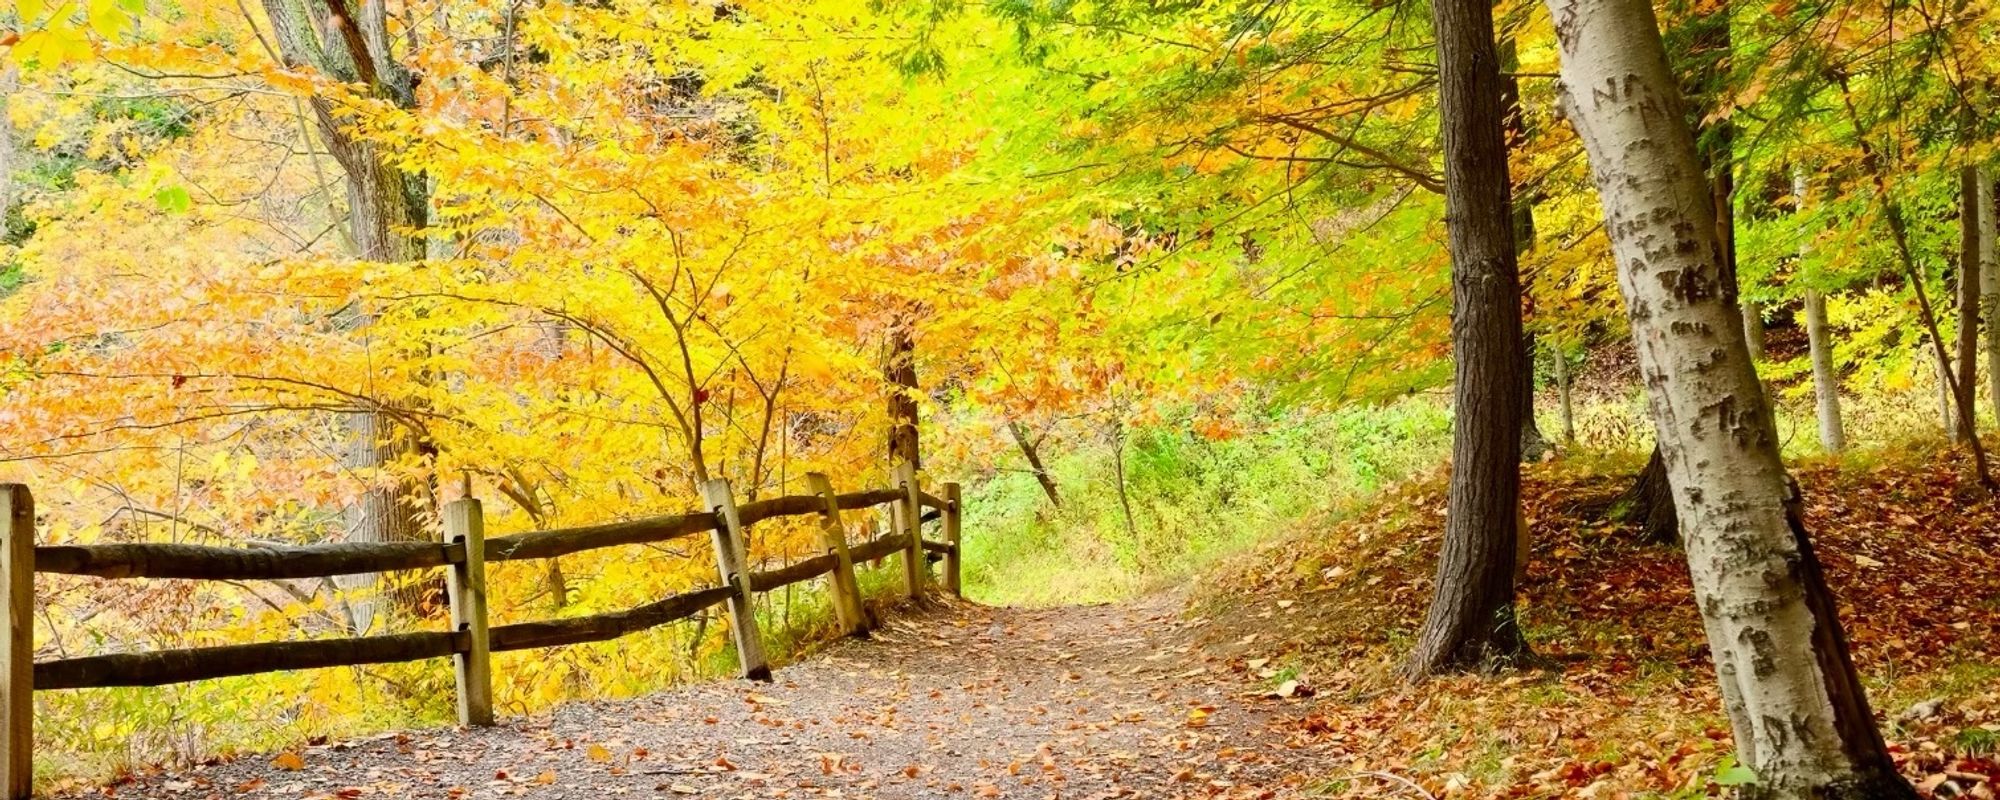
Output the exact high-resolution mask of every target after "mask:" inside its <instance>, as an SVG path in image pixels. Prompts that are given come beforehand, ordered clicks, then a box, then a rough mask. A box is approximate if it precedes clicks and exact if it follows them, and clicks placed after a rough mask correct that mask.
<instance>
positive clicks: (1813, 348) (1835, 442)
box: [1792, 167, 1847, 453]
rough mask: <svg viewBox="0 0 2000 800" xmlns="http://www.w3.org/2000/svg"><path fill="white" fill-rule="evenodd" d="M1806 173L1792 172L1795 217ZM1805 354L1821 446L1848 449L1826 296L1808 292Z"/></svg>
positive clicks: (1802, 205)
mask: <svg viewBox="0 0 2000 800" xmlns="http://www.w3.org/2000/svg"><path fill="white" fill-rule="evenodd" d="M1810 188H1811V187H1809V186H1808V185H1807V184H1806V172H1805V170H1803V169H1798V168H1796V167H1795V168H1793V170H1792V202H1793V203H1795V204H1796V205H1795V208H1796V211H1795V213H1798V214H1804V213H1805V210H1806V192H1807V190H1808V189H1810ZM1811 241H1812V239H1811V237H1801V238H1800V239H1799V267H1800V269H1801V270H1803V269H1804V267H1805V263H1806V259H1807V258H1808V257H1810V256H1811V255H1812V245H1811V244H1810V243H1811ZM1805 317H1806V353H1807V356H1808V357H1809V358H1810V360H1811V361H1812V375H1813V409H1814V412H1815V413H1814V416H1815V417H1816V418H1818V420H1819V446H1820V447H1821V448H1822V449H1824V450H1826V451H1827V452H1829V453H1838V452H1840V451H1842V450H1845V449H1847V429H1846V428H1845V426H1843V425H1842V423H1841V419H1840V370H1839V369H1838V368H1836V367H1835V366H1834V364H1833V341H1832V339H1831V334H1829V333H1828V331H1827V323H1826V295H1825V294H1824V293H1822V292H1821V291H1819V290H1818V289H1807V290H1806V296H1805Z"/></svg>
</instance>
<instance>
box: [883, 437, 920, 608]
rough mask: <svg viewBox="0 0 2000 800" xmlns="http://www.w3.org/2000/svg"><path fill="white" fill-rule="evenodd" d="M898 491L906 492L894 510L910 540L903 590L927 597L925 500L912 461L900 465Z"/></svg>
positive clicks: (903, 531)
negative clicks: (919, 488)
mask: <svg viewBox="0 0 2000 800" xmlns="http://www.w3.org/2000/svg"><path fill="white" fill-rule="evenodd" d="M896 488H897V489H899V490H901V491H902V493H903V494H902V496H901V497H899V498H897V500H896V502H895V504H894V505H893V506H891V509H892V512H891V513H893V514H895V515H896V520H897V523H898V525H899V526H900V527H901V528H902V529H903V530H902V533H903V534H904V535H907V536H909V537H910V538H909V539H908V540H907V541H906V542H904V544H905V547H904V549H903V586H904V587H906V588H907V589H908V590H909V593H910V597H911V598H918V597H923V596H924V572H925V570H924V529H923V511H924V506H923V498H921V497H919V496H918V488H917V465H915V464H912V463H910V462H908V461H899V462H897V463H896Z"/></svg>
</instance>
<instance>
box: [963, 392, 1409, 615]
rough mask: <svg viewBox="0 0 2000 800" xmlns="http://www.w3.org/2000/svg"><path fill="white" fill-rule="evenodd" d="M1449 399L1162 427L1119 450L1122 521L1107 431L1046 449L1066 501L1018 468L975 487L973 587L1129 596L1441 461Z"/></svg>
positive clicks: (970, 548)
mask: <svg viewBox="0 0 2000 800" xmlns="http://www.w3.org/2000/svg"><path fill="white" fill-rule="evenodd" d="M1447 416H1448V415H1447V412H1446V410H1445V408H1444V407H1443V404H1442V403H1440V402H1438V401H1436V400H1433V399H1431V398H1428V397H1416V398H1412V399H1409V400H1405V401H1402V402H1398V403H1393V404H1389V405H1385V406H1365V407H1353V408H1348V409H1343V410H1340V411H1333V412H1307V411H1294V412H1288V413H1284V414H1280V415H1275V416H1272V417H1269V418H1265V419H1261V420H1257V421H1254V423H1253V424H1251V425H1247V426H1246V428H1248V430H1247V431H1246V432H1245V433H1244V434H1243V435H1240V436H1237V437H1234V438H1228V439H1222V440H1209V439H1205V438H1202V437H1200V436H1197V435H1194V434H1190V433H1186V432H1183V431H1179V430H1175V429H1172V428H1168V427H1156V428H1147V429H1142V430H1138V431H1134V432H1132V434H1131V435H1130V436H1129V438H1128V441H1127V446H1126V449H1125V454H1124V457H1125V473H1126V481H1127V486H1126V495H1127V499H1128V500H1129V502H1130V506H1131V508H1132V520H1131V524H1130V525H1129V526H1128V525H1127V524H1126V519H1125V515H1124V511H1123V509H1124V505H1125V504H1124V503H1121V502H1120V500H1119V496H1118V485H1117V467H1116V463H1115V461H1114V458H1115V457H1116V455H1117V452H1116V450H1115V449H1114V447H1113V445H1112V444H1111V443H1110V442H1108V441H1106V440H1105V439H1106V437H1103V436H1094V437H1089V438H1084V439H1081V440H1080V441H1076V442H1063V443H1057V442H1054V441H1053V440H1052V441H1051V443H1049V444H1047V445H1045V450H1051V451H1056V452H1046V453H1045V454H1044V456H1045V458H1047V459H1048V462H1049V467H1050V471H1051V472H1052V473H1053V474H1054V477H1055V480H1056V482H1057V484H1058V485H1059V486H1060V487H1061V490H1062V492H1063V498H1064V503H1065V504H1064V507H1063V508H1062V509H1061V510H1051V509H1050V507H1049V501H1048V498H1047V497H1045V496H1044V495H1043V494H1042V491H1041V488H1040V487H1039V486H1038V485H1037V484H1036V482H1035V480H1034V477H1033V476H1032V475H1030V474H1028V473H1026V472H1020V471H1011V472H1004V473H1000V474H998V475H996V476H994V477H993V478H992V479H991V480H988V481H986V482H985V483H983V484H980V485H978V486H976V487H973V488H971V489H970V490H969V493H970V494H969V499H968V500H967V503H966V506H967V515H966V526H965V529H966V534H965V535H966V542H965V547H966V552H967V556H966V566H965V570H966V571H965V581H966V591H967V594H968V596H970V597H972V598H974V599H977V600H980V601H982V602H992V603H1029V604H1055V603H1073V602H1102V601H1108V600H1114V599H1118V598H1122V597H1128V596H1131V595H1133V594H1136V593H1140V592H1143V591H1146V590H1147V589H1150V588H1153V587H1156V586H1158V585H1161V584H1164V583H1167V582H1169V581H1171V580H1173V579H1175V578H1178V577H1182V576H1186V575H1189V574H1192V573H1195V572H1198V571H1200V570H1201V569H1203V568H1204V567H1206V566H1207V565H1208V564H1210V563H1212V562H1213V561H1214V560H1215V559H1216V558H1218V557H1221V556H1226V555H1229V554H1231V553H1234V552H1238V551H1240V550H1243V549H1245V548H1247V547H1251V546H1254V545H1256V544H1259V543H1261V542H1264V541H1268V540H1270V539H1272V538H1274V537H1275V535H1276V533H1277V531H1278V530H1279V529H1281V528H1283V527H1285V526H1287V525H1289V524H1290V523H1291V522H1292V521H1293V520H1295V519H1298V518H1301V517H1304V516H1306V515H1308V514H1309V513H1311V512H1313V511H1316V510H1321V509H1327V508H1332V507H1334V506H1336V505H1337V504H1339V503H1341V502H1342V501H1347V500H1353V499H1357V498H1361V497H1365V496H1367V495H1369V494H1371V493H1373V492H1374V491H1375V490H1377V489H1378V488H1381V487H1382V486H1384V485H1385V484H1387V483H1389V482H1391V481H1394V480H1396V479H1398V478H1400V477H1402V476H1404V475H1407V474H1409V473H1411V472H1412V471H1414V470H1417V469H1421V468H1424V467H1428V466H1430V465H1432V464H1434V463H1436V460H1437V459H1438V458H1439V457H1440V456H1441V454H1442V453H1443V451H1444V448H1445V445H1446V443H1447V441H1448V422H1447Z"/></svg>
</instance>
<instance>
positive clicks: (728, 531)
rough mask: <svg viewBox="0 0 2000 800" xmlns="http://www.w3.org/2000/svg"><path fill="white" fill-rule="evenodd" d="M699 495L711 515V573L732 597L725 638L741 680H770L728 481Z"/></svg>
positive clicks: (740, 520) (706, 487)
mask: <svg viewBox="0 0 2000 800" xmlns="http://www.w3.org/2000/svg"><path fill="white" fill-rule="evenodd" d="M701 496H702V499H703V500H704V501H706V502H707V503H708V507H709V510H711V511H714V512H715V523H716V525H715V531H714V533H715V536H714V542H715V571H716V572H717V573H718V574H720V575H721V577H722V583H723V585H725V586H732V587H735V589H736V594H734V595H731V596H730V598H729V601H728V609H729V635H730V637H731V639H732V640H733V641H735V642H736V660H737V662H738V663H739V664H741V665H742V667H743V677H745V678H748V679H750V680H753V681H768V680H770V679H771V665H770V663H769V662H767V661H765V660H764V640H763V637H762V636H760V635H759V634H758V632H757V609H756V607H755V606H753V605H752V604H751V602H750V601H751V597H752V595H751V593H750V573H749V572H748V571H746V570H745V568H744V564H745V562H747V561H748V560H749V559H748V550H749V544H748V543H747V540H746V539H745V538H744V535H743V518H742V517H741V516H740V515H738V514H737V512H736V495H735V493H734V492H733V491H731V490H730V488H729V479H728V478H716V479H714V480H711V481H709V482H707V483H704V484H702V486H701Z"/></svg>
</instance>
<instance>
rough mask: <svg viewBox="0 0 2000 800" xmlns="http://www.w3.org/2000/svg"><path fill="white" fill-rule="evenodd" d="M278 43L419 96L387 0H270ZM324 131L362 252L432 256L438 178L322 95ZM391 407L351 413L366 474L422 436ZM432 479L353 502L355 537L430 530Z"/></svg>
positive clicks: (381, 93)
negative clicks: (393, 153)
mask: <svg viewBox="0 0 2000 800" xmlns="http://www.w3.org/2000/svg"><path fill="white" fill-rule="evenodd" d="M264 10H265V12H266V13H267V14H268V16H269V17H270V20H271V27H272V31H273V34H274V35H275V37H276V38H277V42H278V49H279V52H280V54H281V55H282V56H283V58H284V60H285V62H286V65H287V66H290V67H294V68H300V67H308V68H312V69H315V70H318V71H320V72H322V73H325V74H327V75H330V76H333V77H335V78H338V79H340V80H343V81H347V82H350V83H359V84H362V85H363V86H364V87H365V88H366V89H367V90H368V92H369V93H370V94H371V95H373V96H375V97H377V98H380V99H383V100H386V101H389V102H392V103H395V104H397V105H399V106H402V107H404V108H409V107H412V106H414V104H415V96H414V93H413V84H412V82H411V79H410V74H409V72H408V71H407V70H405V69H403V67H402V66H401V65H400V64H398V63H397V62H396V61H395V59H393V58H391V57H390V53H389V34H388V26H387V19H386V17H385V15H384V13H383V8H382V5H381V4H380V3H379V2H364V3H363V4H362V7H361V9H360V12H359V13H358V14H357V13H355V12H354V11H353V10H351V9H350V7H349V6H348V5H347V3H346V2H345V0H331V2H318V3H316V2H308V1H307V0H264ZM312 107H313V111H314V114H315V116H316V117H317V119H318V122H319V134H320V140H321V142H322V143H323V144H325V146H326V149H327V152H329V153H331V154H332V155H333V158H334V160H335V161H337V162H339V164H340V167H341V170H342V172H343V174H344V175H345V177H346V184H347V214H348V229H349V232H350V238H351V240H352V241H353V242H354V245H355V249H356V252H355V255H356V256H358V257H360V258H363V259H366V260H369V261H413V260H418V259H421V258H423V257H424V255H425V251H426V244H425V236H424V234H423V233H422V231H423V229H424V228H425V224H426V222H427V216H428V211H427V207H428V205H429V201H428V188H427V187H426V185H425V182H424V180H423V178H422V176H420V175H414V174H410V173H406V172H403V171H402V170H400V169H398V168H397V167H396V166H395V165H394V164H393V163H392V162H391V160H390V158H389V155H388V154H386V153H384V152H382V151H381V147H380V146H379V145H377V144H374V143H372V142H368V141H366V140H363V139H360V138H357V137H355V136H353V135H351V133H350V132H349V131H348V130H346V129H345V128H343V127H342V125H341V124H340V122H339V121H338V120H337V119H335V116H334V109H333V107H332V105H331V104H329V103H327V102H326V101H325V100H322V99H318V98H315V99H314V100H313V102H312ZM370 322H372V315H371V314H370V313H369V311H368V310H367V309H365V308H363V307H361V306H360V305H359V304H357V305H356V306H355V307H354V308H353V310H352V311H351V312H350V313H348V314H346V315H345V316H344V317H343V318H342V319H341V320H340V323H341V324H342V325H343V326H345V327H347V328H349V329H350V330H354V331H357V332H358V335H362V336H366V335H367V333H366V330H365V329H366V328H367V327H368V325H369V323H370ZM377 401H378V402H381V403H382V404H383V405H385V406H389V410H388V411H386V412H385V411H383V410H375V409H364V410H360V411H356V412H353V413H349V414H347V415H346V419H345V427H346V433H347V439H348V441H347V445H346V447H345V450H344V455H343V457H342V466H344V467H346V468H347V469H348V470H350V471H353V472H355V473H357V474H361V475H370V476H372V475H375V474H376V473H378V472H379V471H380V470H381V469H383V468H384V467H386V466H388V465H389V464H392V463H394V461H395V460H396V459H398V458H401V457H403V456H405V455H407V454H409V453H413V452H417V451H418V450H420V449H421V447H422V445H421V444H420V443H419V442H417V441H416V440H415V433H414V432H413V431H410V430H409V429H407V428H405V427H403V426H399V425H398V424H397V423H396V420H395V416H394V414H393V406H394V403H395V399H394V398H377ZM421 495H422V484H421V483H419V482H417V481H409V480H382V479H376V480H375V481H374V482H373V483H372V484H371V486H370V488H369V489H368V490H367V491H366V492H365V493H364V494H363V495H362V497H361V498H360V499H359V500H358V501H356V502H355V503H354V504H353V505H351V506H349V507H348V509H347V512H346V517H347V538H348V540H349V541H357V542H392V541H413V540H417V539H422V538H424V537H425V531H424V530H423V528H422V526H421V525H420V524H418V522H417V519H418V511H419V508H420V506H421V505H422V500H421V499H420V497H421ZM378 583H379V580H378V576H374V575H357V576H351V577H349V578H346V579H343V581H342V582H341V586H342V588H343V589H345V590H347V591H349V592H354V593H357V594H361V595H367V594H369V593H370V590H371V589H372V588H373V587H375V586H377V584H378ZM389 594H390V595H392V596H395V597H396V598H398V600H399V601H400V604H401V605H403V606H405V607H411V606H414V604H415V603H416V602H417V600H418V599H419V596H420V595H421V587H420V586H418V585H416V584H414V583H413V584H410V585H406V586H403V587H401V588H398V589H396V590H394V591H391V592H389ZM349 606H350V607H351V608H353V609H354V613H353V619H352V622H353V624H354V627H355V629H356V630H359V631H367V630H369V629H370V628H372V627H374V626H375V623H376V621H377V617H378V616H379V612H380V611H381V610H382V606H381V605H380V603H379V602H376V600H374V599H371V598H368V597H365V596H364V597H358V598H355V599H354V600H352V601H350V603H349Z"/></svg>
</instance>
